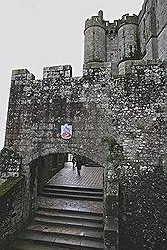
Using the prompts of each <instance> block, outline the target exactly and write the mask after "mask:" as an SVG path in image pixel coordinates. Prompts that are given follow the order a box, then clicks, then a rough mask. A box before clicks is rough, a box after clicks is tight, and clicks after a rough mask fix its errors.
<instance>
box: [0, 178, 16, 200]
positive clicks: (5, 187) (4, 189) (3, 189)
mask: <svg viewBox="0 0 167 250" xmlns="http://www.w3.org/2000/svg"><path fill="white" fill-rule="evenodd" d="M20 180H21V178H20V177H10V178H8V180H7V181H5V182H4V183H3V184H2V185H0V198H2V197H3V196H4V195H5V194H7V193H8V192H9V191H10V190H11V189H12V188H13V187H14V186H15V185H16V184H17V183H18V182H19V181H20Z"/></svg>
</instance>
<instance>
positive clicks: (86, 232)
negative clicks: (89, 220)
mask: <svg viewBox="0 0 167 250" xmlns="http://www.w3.org/2000/svg"><path fill="white" fill-rule="evenodd" d="M25 232H26V233H29V232H30V233H31V232H32V233H33V232H35V233H42V234H48V235H49V234H52V235H53V236H54V237H57V236H60V235H61V236H62V235H64V236H65V237H66V236H67V237H68V236H70V235H71V236H76V237H77V236H78V237H84V238H87V239H94V240H97V241H99V240H100V241H101V240H102V237H103V233H102V230H101V231H99V230H98V229H97V230H96V229H94V230H92V229H89V228H86V227H82V226H81V227H78V226H77V227H76V226H70V227H69V226H66V225H61V226H55V225H50V224H48V225H45V224H44V225H41V224H40V223H32V224H31V225H29V226H28V228H27V229H26V230H25Z"/></svg>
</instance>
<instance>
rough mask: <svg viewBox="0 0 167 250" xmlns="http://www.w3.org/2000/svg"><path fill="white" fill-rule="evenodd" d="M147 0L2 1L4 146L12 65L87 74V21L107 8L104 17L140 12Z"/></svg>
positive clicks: (38, 72) (0, 132) (0, 117)
mask: <svg viewBox="0 0 167 250" xmlns="http://www.w3.org/2000/svg"><path fill="white" fill-rule="evenodd" d="M142 3H143V0H126V1H123V0H116V1H115V0H84V1H81V0H59V1H58V0H0V34H1V39H0V84H1V91H0V149H1V148H2V147H3V143H4V134H5V123H6V115H7V105H8V98H9V91H10V77H11V70H12V69H16V68H27V69H28V70H29V71H30V72H32V73H33V74H34V75H35V76H36V79H37V78H38V79H41V78H42V69H43V67H44V66H51V65H60V64H70V65H72V67H73V75H74V76H78V75H81V74H82V63H83V38H84V37H83V30H84V22H85V20H86V19H87V18H89V17H91V16H92V15H96V14H97V12H98V11H99V10H100V9H102V10H103V11H104V19H105V20H109V21H113V20H114V19H119V18H120V17H121V16H122V15H123V14H126V13H130V14H133V13H135V14H138V13H139V10H140V9H141V6H142Z"/></svg>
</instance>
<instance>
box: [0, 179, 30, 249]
mask: <svg viewBox="0 0 167 250" xmlns="http://www.w3.org/2000/svg"><path fill="white" fill-rule="evenodd" d="M23 202H24V180H23V179H22V178H10V179H8V181H7V182H6V183H3V184H2V185H1V186H0V249H1V250H4V249H8V248H5V247H7V245H8V244H9V243H10V241H11V240H12V238H13V237H14V235H15V233H16V231H19V230H20V229H22V227H23V225H25V218H24V206H23Z"/></svg>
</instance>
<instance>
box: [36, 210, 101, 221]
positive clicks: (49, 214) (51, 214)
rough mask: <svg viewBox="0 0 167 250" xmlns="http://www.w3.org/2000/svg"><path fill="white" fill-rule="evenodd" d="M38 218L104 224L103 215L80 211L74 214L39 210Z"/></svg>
mask: <svg viewBox="0 0 167 250" xmlns="http://www.w3.org/2000/svg"><path fill="white" fill-rule="evenodd" d="M36 216H41V217H45V218H46V217H48V218H55V219H58V218H59V219H61V218H63V219H65V220H68V219H73V221H78V220H79V221H80V220H83V221H93V222H100V223H103V217H102V215H93V214H92V213H82V212H80V211H78V212H74V211H71V210H66V211H62V210H55V209H50V210H49V209H38V210H37V212H36Z"/></svg>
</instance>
